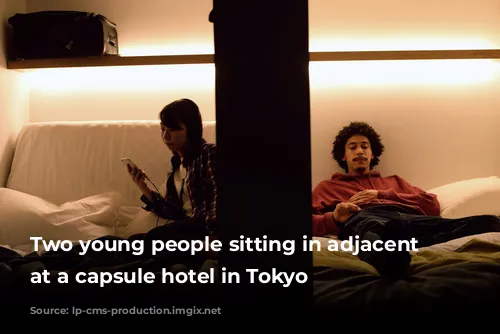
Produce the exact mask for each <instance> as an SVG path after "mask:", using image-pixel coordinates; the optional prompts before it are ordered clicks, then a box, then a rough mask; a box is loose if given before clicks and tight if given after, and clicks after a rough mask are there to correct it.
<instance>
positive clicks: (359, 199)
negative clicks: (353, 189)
mask: <svg viewBox="0 0 500 334" xmlns="http://www.w3.org/2000/svg"><path fill="white" fill-rule="evenodd" d="M377 198H378V191H377V190H372V189H369V190H363V191H360V192H359V193H357V194H354V196H352V197H351V198H350V199H349V200H348V201H347V203H352V204H356V205H359V204H361V203H365V202H369V201H371V200H374V199H377Z"/></svg>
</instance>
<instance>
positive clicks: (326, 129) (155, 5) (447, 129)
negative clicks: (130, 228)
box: [27, 0, 500, 188]
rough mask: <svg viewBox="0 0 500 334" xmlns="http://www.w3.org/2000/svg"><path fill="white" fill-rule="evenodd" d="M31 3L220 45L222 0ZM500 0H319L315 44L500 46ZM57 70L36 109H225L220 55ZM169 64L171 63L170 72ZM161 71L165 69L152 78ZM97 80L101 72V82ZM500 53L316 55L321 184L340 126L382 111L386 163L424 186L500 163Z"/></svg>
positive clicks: (374, 119)
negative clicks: (214, 14) (477, 57)
mask: <svg viewBox="0 0 500 334" xmlns="http://www.w3.org/2000/svg"><path fill="white" fill-rule="evenodd" d="M27 3H28V11H36V10H56V9H58V10H67V9H69V10H83V11H94V12H99V13H101V14H104V15H106V16H108V17H109V18H110V19H111V20H113V21H116V23H117V24H118V29H119V38H120V46H121V53H122V54H124V55H127V54H129V55H132V54H138V53H140V52H142V53H143V54H169V53H171V54H172V53H211V52H213V27H212V25H211V23H209V22H208V14H209V12H210V10H211V8H212V0H189V1H176V0H144V1H139V0H127V1H126V2H125V1H121V0H106V1H98V0H71V1H63V0H27ZM499 7H500V3H499V2H498V1H497V0H481V1H477V0H464V1H461V2H460V5H457V3H456V1H454V0H441V1H438V2H436V1H431V0H422V1H418V2H411V1H401V0H380V1H372V0H350V1H343V0H331V1H322V0H310V1H309V11H310V15H309V16H310V41H311V42H310V47H311V51H329V50H374V49H382V50H387V49H447V48H452V49H468V48H500V10H499V9H500V8H499ZM94 71H95V72H91V71H88V70H87V69H69V70H57V71H54V70H47V71H45V73H44V72H43V71H42V72H39V71H37V72H35V73H34V74H33V76H32V77H31V78H30V80H31V81H30V82H31V85H32V90H31V100H30V120H31V121H51V120H83V119H156V117H157V113H158V111H159V109H160V108H161V107H162V106H163V105H164V104H165V103H167V102H169V101H170V100H172V99H175V98H178V97H180V96H188V97H191V98H193V99H195V100H196V101H197V102H198V103H199V104H200V106H201V108H202V112H203V116H204V118H205V119H206V120H214V119H215V105H214V79H215V78H214V72H213V67H212V66H201V65H200V66H187V67H181V68H176V67H168V66H167V67H159V68H154V69H152V72H144V71H143V70H142V69H140V68H133V69H127V70H126V71H125V70H124V69H123V68H112V69H104V68H101V69H95V70H94ZM160 71H163V72H160ZM151 81H155V83H154V84H151ZM89 82H90V83H91V84H89ZM499 89H500V74H499V63H498V62H497V61H441V62H432V61H426V62H416V61H404V62H363V63H355V62H345V63H333V64H328V63H321V64H312V65H311V114H312V129H311V130H312V151H313V154H312V164H313V166H312V167H313V186H315V185H316V184H317V183H318V182H319V181H321V180H322V179H325V178H329V177H330V176H331V174H332V173H333V172H335V171H338V170H339V169H338V167H337V166H336V164H335V163H334V161H333V160H332V159H331V155H330V151H331V144H332V141H333V138H334V136H335V134H336V133H337V131H338V130H340V128H341V127H342V126H343V125H346V124H347V123H348V122H350V121H351V120H364V121H368V122H370V123H371V124H372V125H374V126H375V127H376V129H377V130H378V131H379V132H380V134H381V135H382V138H383V140H384V143H385V146H386V152H385V154H384V155H383V156H382V159H381V160H382V162H381V165H380V170H381V171H382V172H383V174H392V173H397V174H400V175H402V176H403V177H405V178H406V179H408V180H409V181H410V182H414V183H415V184H416V185H419V186H421V187H423V188H430V187H433V186H436V185H439V184H443V183H446V182H452V181H455V180H459V179H464V178H469V177H478V176H490V175H500V167H499V165H500V155H498V154H496V151H497V149H496V144H497V143H498V142H499V139H500V135H499V134H498V131H497V129H498V127H499V126H500V113H498V112H497V109H498V108H499V107H500V94H498V93H497V92H498V90H499Z"/></svg>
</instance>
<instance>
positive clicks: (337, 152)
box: [332, 122, 384, 173]
mask: <svg viewBox="0 0 500 334" xmlns="http://www.w3.org/2000/svg"><path fill="white" fill-rule="evenodd" d="M355 135H361V136H365V137H366V138H368V140H369V141H370V146H371V149H372V153H373V159H372V160H371V162H370V169H373V167H375V166H376V165H378V163H379V162H380V160H379V157H380V156H381V155H382V153H383V152H384V145H383V144H382V142H381V140H380V135H379V134H378V133H377V132H376V131H375V130H374V129H373V128H372V127H371V126H370V125H368V124H367V123H365V122H351V124H349V125H347V126H345V127H344V128H342V130H340V131H339V133H338V134H337V137H335V141H334V142H333V149H332V156H333V159H334V160H335V161H337V163H338V164H339V166H340V167H341V168H342V169H343V170H345V171H346V173H347V172H348V167H347V163H346V162H345V161H343V160H342V159H343V158H344V154H345V145H346V143H347V140H348V139H349V138H351V137H352V136H355Z"/></svg>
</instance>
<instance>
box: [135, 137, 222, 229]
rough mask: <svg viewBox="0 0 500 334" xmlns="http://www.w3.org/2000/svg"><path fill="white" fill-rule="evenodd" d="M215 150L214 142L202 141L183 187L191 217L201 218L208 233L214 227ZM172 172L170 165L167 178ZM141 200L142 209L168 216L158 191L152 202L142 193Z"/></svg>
mask: <svg viewBox="0 0 500 334" xmlns="http://www.w3.org/2000/svg"><path fill="white" fill-rule="evenodd" d="M216 151H217V150H216V145H215V144H212V143H207V142H206V141H205V140H203V141H202V147H201V154H200V155H198V157H196V158H195V159H194V160H193V162H192V163H191V164H190V165H189V166H188V167H187V171H188V175H189V177H188V178H187V179H186V183H185V189H186V191H187V192H188V194H189V198H190V200H191V207H192V208H193V218H198V219H199V218H201V219H202V220H203V221H204V222H205V224H206V228H207V230H208V232H209V233H210V234H212V233H213V232H214V230H215V228H216V208H217V183H216V179H215V175H216V165H217V162H216ZM173 172H174V169H173V167H172V168H171V169H170V171H169V172H168V174H167V180H168V178H169V177H170V175H171V174H172V173H173ZM141 200H142V201H143V202H144V203H145V204H146V205H145V206H144V207H143V209H145V210H147V211H151V212H153V213H155V214H156V215H158V216H160V217H168V216H169V213H168V210H169V207H168V205H167V202H166V199H165V198H164V197H163V196H162V195H161V194H159V193H158V192H156V191H154V192H153V200H154V201H153V203H151V202H150V201H149V200H148V198H147V197H146V196H144V195H142V196H141Z"/></svg>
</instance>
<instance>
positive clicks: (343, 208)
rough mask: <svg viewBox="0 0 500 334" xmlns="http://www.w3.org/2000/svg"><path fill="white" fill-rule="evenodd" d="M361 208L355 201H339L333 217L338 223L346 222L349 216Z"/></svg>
mask: <svg viewBox="0 0 500 334" xmlns="http://www.w3.org/2000/svg"><path fill="white" fill-rule="evenodd" d="M360 210H361V208H360V207H359V206H357V205H356V204H353V203H339V204H337V206H336V207H335V211H333V219H335V221H336V222H338V223H341V224H343V223H345V222H346V221H347V219H349V217H351V215H352V214H353V213H355V212H358V211H360Z"/></svg>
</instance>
